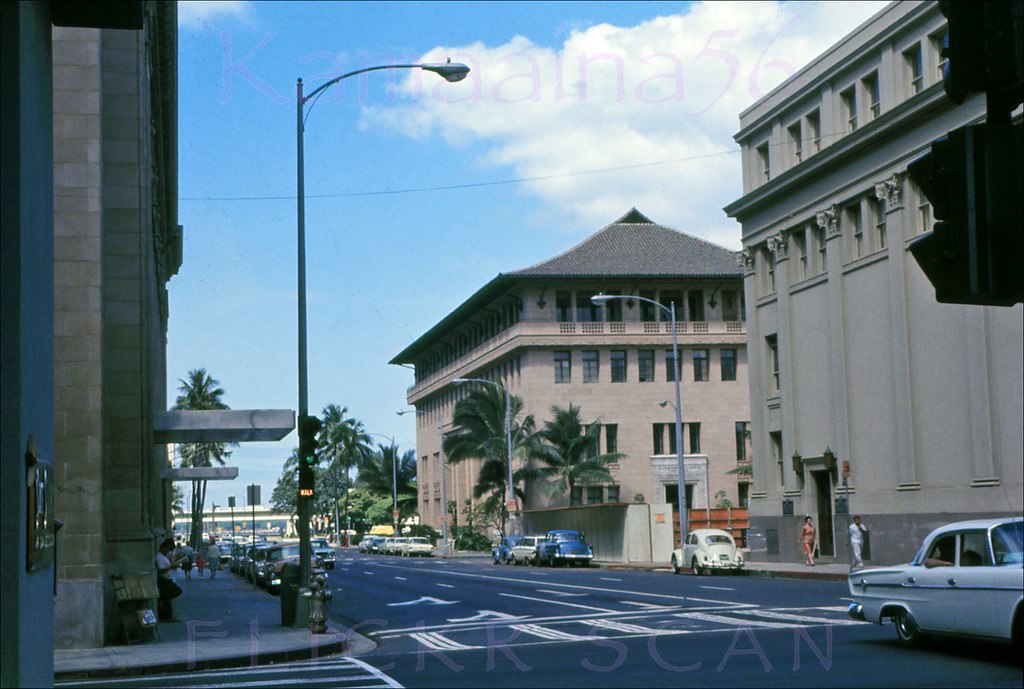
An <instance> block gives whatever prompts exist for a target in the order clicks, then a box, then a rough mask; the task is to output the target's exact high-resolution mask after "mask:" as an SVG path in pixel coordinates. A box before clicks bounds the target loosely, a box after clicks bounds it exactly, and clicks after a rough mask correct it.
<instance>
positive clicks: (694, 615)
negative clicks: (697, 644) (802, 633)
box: [676, 611, 803, 629]
mask: <svg viewBox="0 0 1024 689" xmlns="http://www.w3.org/2000/svg"><path fill="white" fill-rule="evenodd" d="M745 612H749V611H745ZM676 617H682V618H684V619H688V620H700V621H701V622H713V623H715V624H727V625H731V626H734V627H769V628H772V629H785V628H788V627H801V626H803V625H799V624H792V623H789V622H761V621H759V620H744V619H739V618H736V617H726V616H725V615H712V614H710V613H706V612H681V613H677V614H676Z"/></svg>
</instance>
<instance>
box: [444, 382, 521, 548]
mask: <svg viewBox="0 0 1024 689" xmlns="http://www.w3.org/2000/svg"><path fill="white" fill-rule="evenodd" d="M452 382H453V383H455V384H456V385H463V384H465V383H483V384H484V385H493V386H494V387H496V388H498V389H499V390H501V391H502V392H504V393H505V440H506V443H507V450H508V455H507V457H508V497H507V500H508V503H507V504H506V505H505V508H506V509H507V510H508V512H509V521H510V522H513V524H514V523H515V522H514V521H513V517H512V510H513V509H514V508H515V507H516V495H515V490H514V488H513V485H512V395H511V394H510V393H509V391H508V388H506V387H505V386H504V385H499V384H498V383H495V382H494V381H492V380H486V379H484V378H454V379H452ZM509 531H510V532H511V534H505V535H506V536H508V535H514V534H515V528H514V526H513V525H512V524H510V525H509Z"/></svg>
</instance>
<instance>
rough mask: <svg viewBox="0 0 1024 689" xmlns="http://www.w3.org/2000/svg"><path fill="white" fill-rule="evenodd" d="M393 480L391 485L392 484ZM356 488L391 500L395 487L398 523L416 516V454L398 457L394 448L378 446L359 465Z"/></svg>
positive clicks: (408, 452)
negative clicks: (357, 485) (358, 486)
mask: <svg viewBox="0 0 1024 689" xmlns="http://www.w3.org/2000/svg"><path fill="white" fill-rule="evenodd" d="M393 479H394V481H393ZM358 483H359V485H360V486H361V487H362V488H363V489H365V490H367V491H369V492H370V493H375V494H377V495H387V496H389V497H393V496H394V494H395V491H394V486H396V485H397V486H398V490H397V495H398V500H397V503H398V505H397V506H398V520H399V522H401V521H402V520H403V519H405V518H406V517H407V516H409V515H411V514H413V513H415V512H416V451H415V450H407V451H406V452H404V453H402V454H401V455H400V454H399V450H398V447H397V446H395V445H378V449H377V450H376V451H374V452H371V453H370V454H369V455H367V456H366V457H364V458H363V460H362V461H361V462H360V465H359V479H358Z"/></svg>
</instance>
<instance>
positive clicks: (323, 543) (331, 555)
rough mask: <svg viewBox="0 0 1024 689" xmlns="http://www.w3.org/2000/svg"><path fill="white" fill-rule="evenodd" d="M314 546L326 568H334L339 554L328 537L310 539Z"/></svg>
mask: <svg viewBox="0 0 1024 689" xmlns="http://www.w3.org/2000/svg"><path fill="white" fill-rule="evenodd" d="M310 544H311V545H312V546H313V553H314V554H315V555H316V556H317V557H318V558H320V560H321V561H322V562H323V566H324V567H325V568H326V569H334V562H335V559H336V557H337V554H336V553H335V552H334V548H333V547H332V546H331V545H330V544H329V543H328V542H327V539H326V538H314V539H313V540H312V541H310Z"/></svg>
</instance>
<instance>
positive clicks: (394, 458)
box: [365, 432, 398, 537]
mask: <svg viewBox="0 0 1024 689" xmlns="http://www.w3.org/2000/svg"><path fill="white" fill-rule="evenodd" d="M365 435H372V436H376V437H378V438H387V439H388V440H389V441H391V445H390V447H391V500H392V503H391V505H392V509H391V518H392V519H393V520H394V530H395V536H396V537H397V536H398V447H396V446H395V437H394V436H393V435H384V434H383V433H369V432H367V433H366V434H365Z"/></svg>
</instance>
